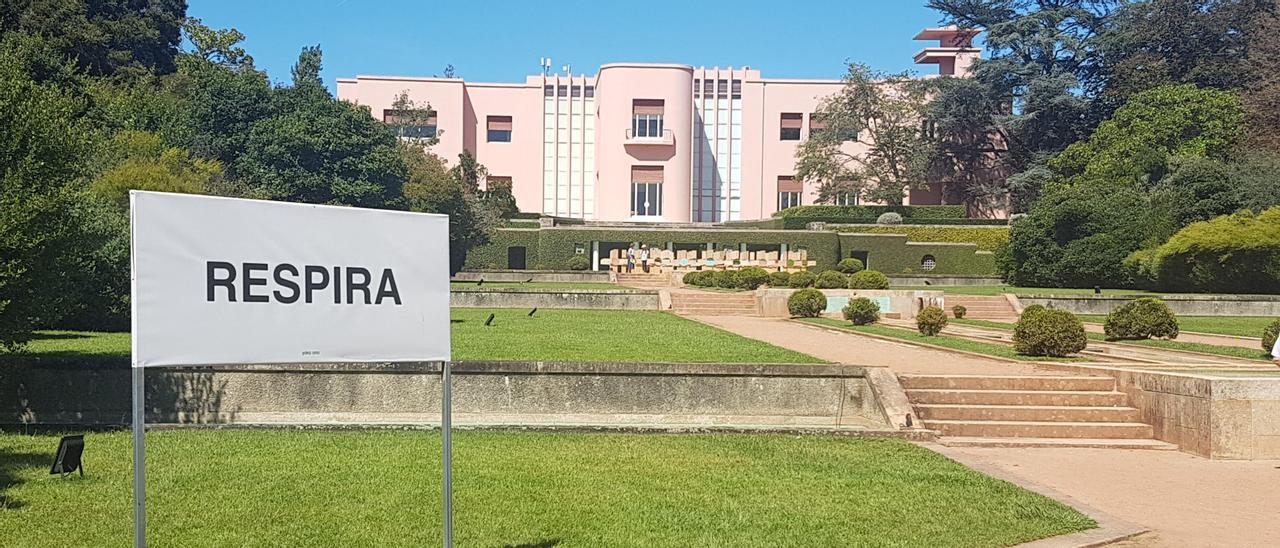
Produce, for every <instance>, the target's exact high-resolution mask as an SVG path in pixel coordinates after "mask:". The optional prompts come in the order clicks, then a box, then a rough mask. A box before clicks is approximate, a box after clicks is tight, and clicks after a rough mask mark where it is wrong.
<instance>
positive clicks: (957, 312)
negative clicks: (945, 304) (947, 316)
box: [951, 304, 969, 320]
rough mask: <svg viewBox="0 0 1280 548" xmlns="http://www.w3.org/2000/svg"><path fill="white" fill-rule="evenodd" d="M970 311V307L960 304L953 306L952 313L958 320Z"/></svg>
mask: <svg viewBox="0 0 1280 548" xmlns="http://www.w3.org/2000/svg"><path fill="white" fill-rule="evenodd" d="M968 313H969V309H968V308H965V307H964V305H962V304H958V305H955V306H953V307H951V315H952V316H955V317H956V319H957V320H963V319H964V315H965V314H968Z"/></svg>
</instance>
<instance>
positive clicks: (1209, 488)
mask: <svg viewBox="0 0 1280 548" xmlns="http://www.w3.org/2000/svg"><path fill="white" fill-rule="evenodd" d="M946 452H947V453H948V454H951V455H958V457H957V460H960V461H961V462H965V463H969V464H972V461H971V460H970V459H973V460H975V461H977V462H978V463H981V464H985V465H988V466H994V467H996V468H999V469H1001V470H1003V471H1004V472H1006V473H1008V474H1010V475H1012V476H1014V477H1017V478H1022V479H1026V480H1029V481H1031V482H1034V483H1038V484H1041V485H1045V486H1048V487H1050V488H1052V489H1054V490H1056V491H1058V492H1061V493H1063V494H1066V495H1068V496H1070V497H1072V498H1075V499H1077V500H1079V501H1081V502H1083V503H1085V504H1087V505H1089V506H1092V507H1094V508H1097V509H1099V510H1101V511H1103V512H1106V513H1108V514H1111V515H1112V516H1115V517H1117V518H1119V519H1122V520H1124V521H1127V522H1130V523H1134V524H1138V525H1141V526H1143V527H1145V528H1148V529H1151V530H1152V531H1153V534H1150V535H1144V536H1143V537H1141V538H1138V539H1135V540H1133V541H1130V542H1127V543H1123V544H1121V545H1120V546H1132V547H1148V546H1161V547H1165V546H1169V547H1173V546H1177V547H1219V546H1220V547H1232V548H1245V547H1272V546H1280V461H1276V460H1272V461H1223V460H1209V459H1204V458H1200V457H1196V456H1194V455H1189V454H1187V453H1182V452H1178V451H1130V450H1119V449H1065V448H1064V449H1058V448H1053V449H1025V448H1019V449H1002V448H959V447H952V448H947V449H946Z"/></svg>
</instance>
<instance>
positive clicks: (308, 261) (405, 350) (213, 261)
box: [130, 191, 449, 367]
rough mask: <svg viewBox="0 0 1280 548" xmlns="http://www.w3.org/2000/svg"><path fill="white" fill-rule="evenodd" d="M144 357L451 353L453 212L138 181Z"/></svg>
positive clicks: (138, 311)
mask: <svg viewBox="0 0 1280 548" xmlns="http://www.w3.org/2000/svg"><path fill="white" fill-rule="evenodd" d="M130 204H131V209H132V218H133V223H132V231H133V292H132V295H133V302H132V306H133V360H134V365H135V367H148V366H160V365H207V364H230V363H294V362H349V361H357V362H404V361H447V360H449V223H448V217H447V216H444V215H428V214H421V213H407V212H401V211H382V210H372V209H358V208H351V207H338V206H319V205H307V204H292V203H282V202H265V201H258V200H238V199H231V198H215V197H207V196H192V195H185V194H167V193H158V192H137V191H135V192H131V193H130Z"/></svg>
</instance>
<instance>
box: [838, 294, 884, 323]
mask: <svg viewBox="0 0 1280 548" xmlns="http://www.w3.org/2000/svg"><path fill="white" fill-rule="evenodd" d="M841 313H843V314H844V319H846V320H849V321H850V322H853V325H871V324H873V323H876V322H878V321H880V305H878V304H876V303H875V301H873V300H871V299H868V298H866V297H858V298H856V299H850V300H849V304H846V305H844V309H843V310H841Z"/></svg>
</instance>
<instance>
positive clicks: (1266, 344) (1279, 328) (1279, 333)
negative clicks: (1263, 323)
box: [1262, 319, 1280, 355]
mask: <svg viewBox="0 0 1280 548" xmlns="http://www.w3.org/2000/svg"><path fill="white" fill-rule="evenodd" d="M1277 337H1280V319H1278V320H1276V321H1274V322H1271V325H1268V326H1267V328H1266V329H1263V330H1262V349H1263V350H1266V351H1267V354H1268V355H1270V354H1271V349H1272V348H1275V346H1276V338H1277Z"/></svg>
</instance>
